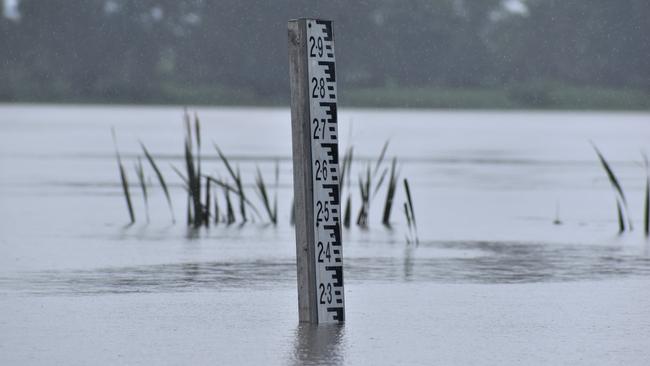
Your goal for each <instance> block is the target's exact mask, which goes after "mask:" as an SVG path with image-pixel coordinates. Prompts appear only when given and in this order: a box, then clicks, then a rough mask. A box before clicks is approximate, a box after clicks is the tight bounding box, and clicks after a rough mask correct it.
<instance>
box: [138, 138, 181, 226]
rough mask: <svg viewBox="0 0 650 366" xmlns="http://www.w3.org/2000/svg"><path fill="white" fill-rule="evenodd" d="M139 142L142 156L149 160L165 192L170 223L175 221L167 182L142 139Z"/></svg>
mask: <svg viewBox="0 0 650 366" xmlns="http://www.w3.org/2000/svg"><path fill="white" fill-rule="evenodd" d="M138 142H139V143H140V146H141V147H142V151H143V152H144V156H145V157H146V158H147V161H148V162H149V165H150V166H151V168H152V169H153V171H154V172H155V173H156V177H158V183H159V184H160V186H161V187H162V189H163V193H164V194H165V198H166V199H167V206H168V207H169V213H170V214H171V216H172V223H175V222H176V218H175V217H174V207H173V206H172V199H171V196H170V194H169V189H168V188H167V183H166V182H165V178H164V177H163V175H162V173H161V172H160V169H158V165H157V164H156V162H155V160H154V159H153V156H152V155H151V154H150V153H149V150H147V148H146V147H145V146H144V144H143V143H142V141H138Z"/></svg>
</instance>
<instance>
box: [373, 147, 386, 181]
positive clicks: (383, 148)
mask: <svg viewBox="0 0 650 366" xmlns="http://www.w3.org/2000/svg"><path fill="white" fill-rule="evenodd" d="M389 143H390V140H386V142H385V143H384V146H383V147H382V148H381V153H379V158H378V159H377V164H376V165H375V169H374V170H373V172H372V175H373V176H375V175H377V171H379V167H380V166H381V163H382V162H383V161H384V157H385V156H386V150H388V144H389Z"/></svg>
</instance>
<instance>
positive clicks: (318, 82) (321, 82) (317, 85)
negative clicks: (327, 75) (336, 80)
mask: <svg viewBox="0 0 650 366" xmlns="http://www.w3.org/2000/svg"><path fill="white" fill-rule="evenodd" d="M311 82H312V84H314V87H313V88H312V91H311V96H312V98H325V79H324V78H315V77H313V78H311Z"/></svg>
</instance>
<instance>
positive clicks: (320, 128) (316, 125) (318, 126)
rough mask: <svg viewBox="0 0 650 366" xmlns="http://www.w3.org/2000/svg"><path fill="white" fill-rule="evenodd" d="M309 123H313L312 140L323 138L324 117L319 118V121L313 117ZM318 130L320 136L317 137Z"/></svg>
mask: <svg viewBox="0 0 650 366" xmlns="http://www.w3.org/2000/svg"><path fill="white" fill-rule="evenodd" d="M311 124H312V125H314V140H319V139H324V138H325V118H322V119H321V120H320V123H319V122H318V118H314V120H313V121H312V122H311ZM321 125H322V126H321ZM319 131H320V137H319V134H318V132H319Z"/></svg>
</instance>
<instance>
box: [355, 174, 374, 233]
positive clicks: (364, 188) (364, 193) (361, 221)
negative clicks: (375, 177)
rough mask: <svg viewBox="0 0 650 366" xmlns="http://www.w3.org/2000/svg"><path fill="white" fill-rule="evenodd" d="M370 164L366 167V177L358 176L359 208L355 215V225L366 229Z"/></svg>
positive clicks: (368, 207) (368, 213) (368, 206)
mask: <svg viewBox="0 0 650 366" xmlns="http://www.w3.org/2000/svg"><path fill="white" fill-rule="evenodd" d="M370 181H371V176H370V166H369V165H368V168H367V169H366V178H365V180H364V178H363V176H360V177H359V192H360V193H361V208H360V209H359V214H358V215H357V226H359V227H361V228H364V229H367V228H368V216H369V215H370V186H371V185H370Z"/></svg>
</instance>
